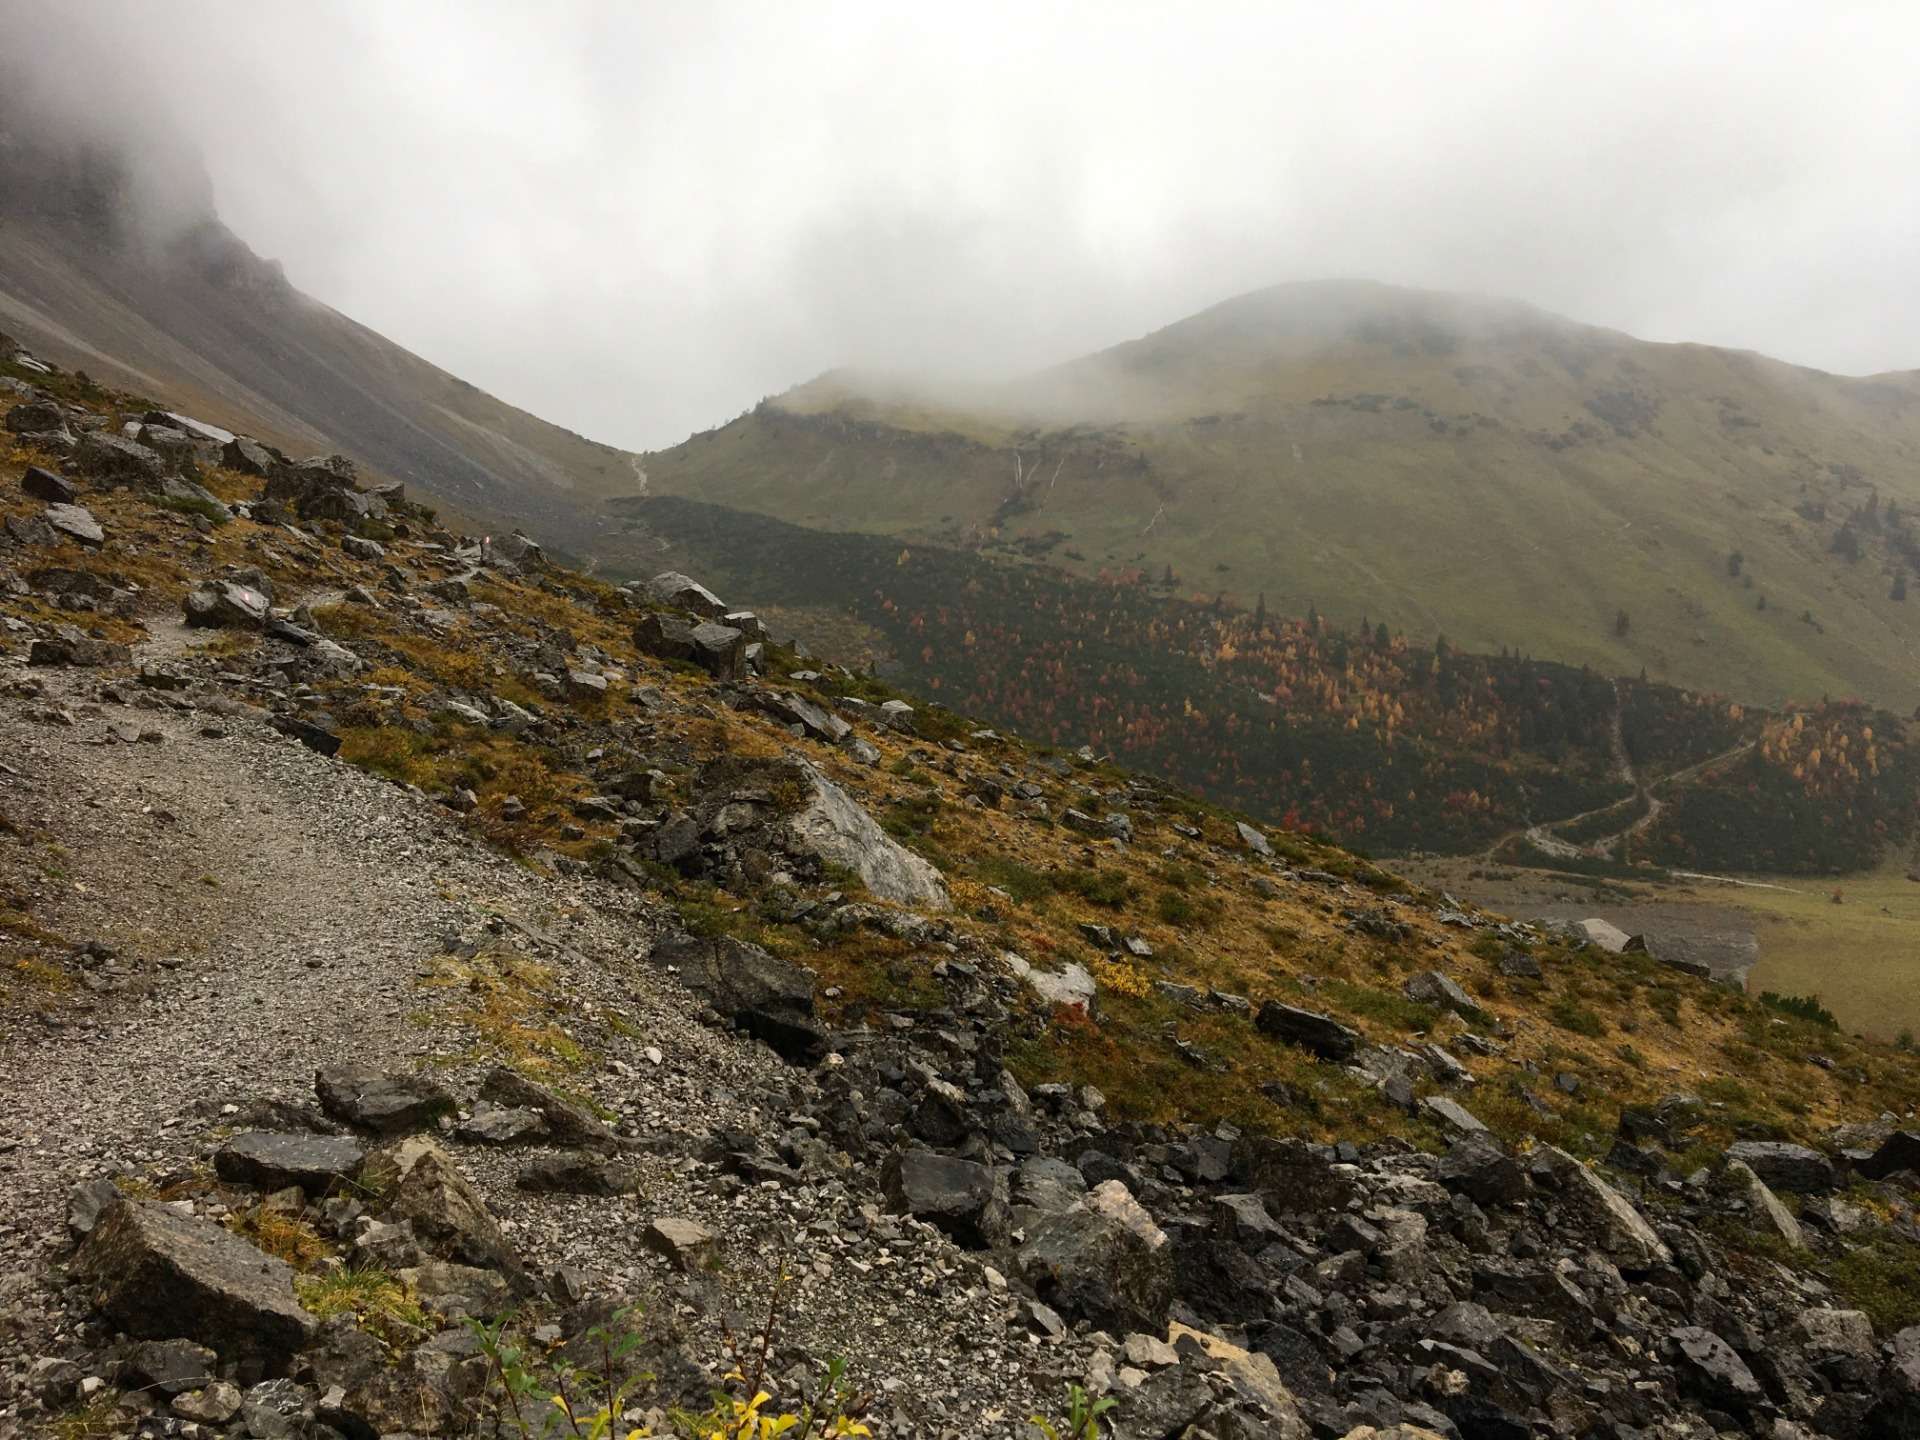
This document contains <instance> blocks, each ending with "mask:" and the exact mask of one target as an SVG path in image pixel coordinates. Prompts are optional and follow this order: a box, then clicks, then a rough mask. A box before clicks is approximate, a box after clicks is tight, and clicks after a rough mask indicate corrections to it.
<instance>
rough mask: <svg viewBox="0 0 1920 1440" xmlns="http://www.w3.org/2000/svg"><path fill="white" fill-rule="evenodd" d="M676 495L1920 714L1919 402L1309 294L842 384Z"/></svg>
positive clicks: (1471, 305)
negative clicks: (995, 368)
mask: <svg viewBox="0 0 1920 1440" xmlns="http://www.w3.org/2000/svg"><path fill="white" fill-rule="evenodd" d="M643 463H644V466H645V470H646V474H647V484H648V490H649V493H650V494H654V495H678V496H684V497H688V498H693V499H698V500H701V501H705V502H709V503H713V504H719V505H724V506H729V507H733V508H736V509H743V510H751V511H756V512H759V513H763V514H766V515H769V516H772V517H775V518H778V519H782V520H786V521H788V522H791V523H794V524H799V525H804V526H809V527H814V528H820V529H825V530H836V531H847V530H852V531H862V532H866V533H872V534H883V535H890V536H898V537H905V538H910V539H914V540H917V541H923V542H933V543H940V544H945V545H952V546H959V547H968V548H979V549H983V550H985V551H987V552H990V553H994V552H997V553H1003V554H1006V555H1008V556H1011V557H1017V558H1021V559H1029V560H1031V559H1044V560H1046V561H1049V562H1052V563H1055V564H1058V565H1061V566H1064V567H1066V568H1068V569H1070V570H1074V571H1077V572H1080V573H1083V574H1098V573H1101V572H1105V573H1106V574H1108V575H1110V576H1122V577H1125V576H1129V575H1132V576H1137V577H1139V578H1141V579H1142V580H1143V581H1145V582H1151V583H1158V582H1164V581H1165V580H1166V578H1167V573H1168V571H1169V570H1171V572H1172V575H1173V584H1172V586H1171V587H1170V588H1171V590H1172V592H1173V593H1176V594H1179V595H1181V596H1201V597H1204V598H1206V599H1209V600H1211V599H1213V598H1214V597H1215V596H1216V595H1221V594H1224V596H1225V598H1226V600H1227V601H1228V603H1229V604H1234V605H1238V606H1241V607H1244V608H1247V609H1251V608H1253V607H1254V605H1255V604H1256V602H1257V601H1258V599H1259V598H1260V597H1262V596H1264V597H1265V602H1266V606H1267V609H1268V610H1269V611H1270V612H1272V613H1275V614H1280V615H1304V614H1306V613H1307V612H1308V611H1309V610H1310V609H1313V608H1317V609H1318V610H1319V611H1320V612H1321V613H1324V614H1327V615H1329V616H1331V617H1333V618H1335V619H1336V620H1338V621H1339V622H1340V623H1342V624H1350V623H1354V622H1357V621H1358V620H1360V619H1361V618H1363V617H1367V618H1371V619H1374V620H1384V621H1386V622H1387V623H1388V624H1389V625H1390V626H1391V627H1393V628H1394V629H1395V630H1400V631H1405V632H1407V633H1409V634H1413V635H1424V636H1427V637H1435V636H1439V635H1444V636H1445V637H1446V638H1447V639H1448V641H1450V642H1451V643H1452V644H1453V645H1455V646H1458V647H1462V648H1465V649H1468V650H1474V651H1481V652H1488V651H1493V652H1497V651H1499V650H1501V649H1503V648H1512V649H1515V650H1520V651H1525V652H1529V653H1532V654H1536V655H1540V656H1543V657H1551V658H1552V659H1555V660H1561V661H1569V662H1573V663H1576V664H1578V663H1586V664H1591V665H1593V666H1595V667H1596V668H1598V669H1600V670H1602V671H1604V672H1606V673H1616V674H1618V673H1624V674H1634V673H1637V672H1639V671H1640V670H1642V669H1643V668H1644V669H1645V670H1646V671H1647V672H1648V674H1649V675H1650V676H1651V677H1652V678H1654V679H1657V680H1667V681H1672V682H1675V683H1679V684H1685V685H1688V686H1690V687H1693V688H1696V689H1705V690H1714V691H1720V692H1724V693H1727V694H1730V695H1732V696H1735V697H1737V698H1740V699H1743V700H1747V701H1757V702H1762V703H1769V704H1771V703H1777V702H1779V701H1782V700H1786V699H1793V698H1814V697H1818V696H1820V695H1822V694H1831V695H1834V696H1836V697H1837V696H1842V695H1859V696H1863V697H1865V698H1868V699H1871V700H1874V701H1876V702H1878V703H1882V704H1887V705H1891V706H1895V707H1897V708H1900V709H1902V710H1907V709H1910V708H1912V707H1913V706H1914V705H1915V703H1916V702H1920V665H1917V664H1916V663H1915V662H1916V659H1920V597H1917V599H1916V602H1915V603H1911V604H1910V603H1908V602H1907V601H1906V600H1905V598H1904V597H1905V594H1906V584H1907V575H1908V572H1909V570H1912V569H1915V568H1920V535H1917V534H1916V531H1915V529H1914V527H1913V525H1912V523H1911V522H1910V519H1909V517H1910V516H1911V515H1912V514H1913V513H1914V512H1915V510H1916V508H1920V376H1916V375H1915V374H1914V373H1901V374H1895V375H1883V376H1876V377H1872V378H1867V379H1849V378H1844V377H1840V376H1834V375H1829V374H1824V373H1822V372H1819V371H1814V370H1809V369H1805V368H1801V367H1797V366H1793V365H1788V364H1784V363H1782V362H1780V361H1776V360H1771V359H1768V358H1766V357H1764V356H1760V355H1755V354H1750V353H1746V352H1739V351H1729V350H1721V349H1715V348H1712V347H1708V346H1702V345H1665V344H1652V343H1648V342H1645V341H1641V340H1636V339H1634V338H1633V337H1631V336H1628V335H1624V334H1621V333H1619V332H1617V331H1612V330H1604V329H1598V328H1595V327H1592V326H1588V325H1581V324H1577V323H1575V322H1573V321H1571V320H1566V319H1563V318H1560V317H1558V316H1554V315H1550V314H1547V313H1545V312H1543V311H1540V310H1537V309H1534V308H1532V307H1530V306H1526V305H1522V304H1518V303H1515V302H1511V301H1501V300H1490V299H1482V298H1475V297H1467V296H1458V295H1446V294H1435V293H1430V292H1423V291H1415V290H1406V289H1397V288H1394V287H1391V286H1386V285H1379V284H1373V283H1369V282H1362V281H1335V282H1323V283H1315V284H1298V285H1283V286H1278V287H1275V288H1273V289H1269V290H1263V291H1259V292H1256V293H1254V294H1250V295H1244V296H1241V297H1239V298H1238V299H1234V300H1230V301H1227V302H1226V303H1224V304H1221V305H1217V306H1215V307H1213V308H1212V309H1210V310H1206V311H1204V312H1202V313H1200V314H1198V315H1195V316H1192V317H1190V318H1188V319H1186V320H1182V321H1180V322H1179V323H1177V324H1174V325H1171V326H1168V327H1167V328H1166V329H1164V330H1160V331H1157V332H1155V333H1154V334H1152V335H1148V336H1146V337H1145V338H1143V339H1139V340H1135V341H1131V342H1129V343H1127V344H1124V345H1120V346H1117V347H1115V348H1114V349H1111V350H1107V351H1104V352H1102V353H1100V354H1097V355H1093V356H1089V357H1087V358H1085V359H1082V360H1079V361H1075V362H1073V363H1070V364H1067V365H1063V366H1061V367H1059V368H1057V369H1054V370H1050V371H1046V372H1043V373H1040V374H1037V375H1030V376H1026V377H1023V378H1021V379H1019V380H1017V381H1010V382H1008V383H1006V384H1003V385H998V386H993V387H983V388H978V389H974V390H972V391H969V392H967V393H965V394H953V393H947V394H939V395H934V394H930V393H928V392H927V391H926V390H924V389H923V388H916V387H914V386H912V385H910V384H906V383H902V382H899V381H895V380H890V379H888V378H887V377H873V376H861V375H853V374H849V373H840V372H836V373H833V374H829V375H826V376H823V377H821V378H820V379H818V380H816V381H813V382H811V383H809V384H806V385H802V386H800V387H798V388H796V389H794V390H792V391H789V392H787V393H786V394H784V395H782V396H780V397H778V398H776V399H774V400H770V401H767V402H765V403H763V404H762V405H760V406H759V407H758V408H756V409H755V410H754V411H752V412H751V413H749V414H747V415H744V416H742V417H740V418H739V419H737V420H735V421H733V422H732V423H730V424H728V425H725V426H722V427H720V428H719V429H716V430H712V431H708V432H706V433H703V434H700V435H696V436H694V437H693V438H691V439H690V440H688V441H687V442H685V443H684V444H682V445H679V446H676V447H674V448H673V449H671V450H667V451H663V452H660V453H657V454H652V455H648V456H646V457H644V461H643Z"/></svg>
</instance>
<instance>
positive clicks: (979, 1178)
mask: <svg viewBox="0 0 1920 1440" xmlns="http://www.w3.org/2000/svg"><path fill="white" fill-rule="evenodd" d="M880 1183H881V1189H882V1190H883V1191H884V1192H885V1194H886V1197H887V1205H888V1207H889V1208H890V1209H891V1210H892V1211H893V1212H894V1213H895V1214H898V1215H912V1216H914V1217H915V1218H917V1219H920V1220H925V1221H927V1222H928V1223H929V1224H932V1225H935V1226H938V1227H939V1228H940V1229H941V1230H944V1231H945V1232H946V1233H947V1234H949V1235H951V1236H952V1237H953V1238H954V1239H955V1240H958V1241H959V1242H960V1243H961V1244H962V1245H968V1246H972V1247H973V1248H975V1249H986V1248H988V1247H990V1246H993V1245H997V1244H998V1243H999V1242H1000V1241H1002V1240H1004V1239H1005V1238H1006V1237H1007V1230H1008V1206H1007V1196H1006V1189H1005V1186H1004V1185H1003V1184H1002V1182H1001V1180H1000V1177H999V1176H997V1175H996V1174H995V1173H994V1171H992V1170H991V1169H989V1168H988V1167H987V1166H985V1165H981V1164H979V1163H978V1162H976V1161H973V1160H962V1159H960V1158H959V1157H957V1156H954V1155H940V1154H936V1153H935V1152H933V1151H931V1150H902V1151H897V1152H895V1153H894V1154H893V1155H892V1156H890V1157H889V1158H888V1160H887V1165H886V1169H885V1170H884V1171H883V1172H882V1174H881V1180H880Z"/></svg>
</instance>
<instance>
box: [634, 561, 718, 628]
mask: <svg viewBox="0 0 1920 1440" xmlns="http://www.w3.org/2000/svg"><path fill="white" fill-rule="evenodd" d="M647 589H648V590H649V591H650V592H651V593H652V595H653V598H654V599H656V600H658V601H659V602H660V603H661V604H663V605H673V606H676V607H677V608H679V609H681V610H689V611H692V612H693V613H694V614H695V615H701V616H705V617H706V618H707V619H714V618H716V617H718V616H722V615H725V614H726V613H727V607H726V606H725V605H724V604H722V603H721V601H720V597H719V596H718V595H715V594H714V593H713V592H712V591H711V590H709V589H707V587H706V586H704V585H702V584H701V583H700V582H699V581H698V580H695V579H694V578H693V577H692V576H689V575H682V574H681V573H680V572H679V571H677V570H668V571H666V572H665V573H663V574H659V575H656V576H654V577H653V579H651V580H649V581H648V582H647Z"/></svg>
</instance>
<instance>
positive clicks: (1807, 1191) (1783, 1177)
mask: <svg viewBox="0 0 1920 1440" xmlns="http://www.w3.org/2000/svg"><path fill="white" fill-rule="evenodd" d="M1727 1158H1728V1159H1729V1160H1736V1161H1738V1162H1739V1163H1741V1164H1742V1165H1745V1166H1746V1167H1747V1168H1748V1169H1750V1170H1752V1171H1753V1173H1754V1174H1756V1175H1758V1176H1759V1177H1760V1178H1761V1179H1762V1180H1764V1181H1766V1183H1767V1184H1768V1186H1770V1187H1771V1188H1772V1189H1775V1190H1791V1191H1794V1192H1795V1193H1797V1194H1802V1195H1812V1194H1818V1193H1820V1192H1821V1191H1825V1190H1831V1189H1833V1187H1834V1184H1835V1181H1836V1176H1835V1173H1834V1168H1833V1162H1832V1161H1831V1160H1829V1159H1827V1157H1826V1156H1824V1155H1822V1154H1821V1153H1820V1152H1819V1151H1818V1150H1810V1149H1808V1148H1807V1147H1806V1146H1805V1145H1792V1144H1788V1143H1787V1142H1786V1141H1783V1140H1737V1141H1735V1142H1734V1143H1733V1144H1732V1145H1729V1146H1728V1147H1727Z"/></svg>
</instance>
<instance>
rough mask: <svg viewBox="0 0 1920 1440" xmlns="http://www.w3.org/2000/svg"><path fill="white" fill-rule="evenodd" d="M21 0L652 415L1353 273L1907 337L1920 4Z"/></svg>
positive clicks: (1905, 348)
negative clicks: (844, 367)
mask: <svg viewBox="0 0 1920 1440" xmlns="http://www.w3.org/2000/svg"><path fill="white" fill-rule="evenodd" d="M0 12H5V13H0V34H6V35H8V36H9V37H25V38H27V39H28V40H29V41H31V39H32V37H35V36H46V37H56V36H57V37H59V38H61V39H62V40H63V41H64V42H74V43H63V44H59V45H54V44H49V45H48V47H47V48H46V50H45V52H44V54H45V60H44V63H45V64H47V65H50V66H65V67H68V68H71V69H72V70H73V71H75V72H76V73H75V75H74V84H75V86H76V92H77V93H79V94H82V95H85V96H87V97H88V99H89V103H98V104H99V105H101V106H103V107H109V106H112V105H115V104H116V103H120V102H121V97H125V96H129V95H148V94H157V95H160V96H163V97H164V98H165V102H166V103H167V104H168V105H169V106H170V107H172V108H173V109H174V110H175V111H176V112H177V113H176V118H177V121H178V123H179V124H180V125H181V126H182V127H183V128H184V129H185V130H186V131H187V133H188V134H189V135H190V137H191V138H192V139H193V140H194V141H196V142H197V143H198V145H199V146H200V148H201V150H202V151H203V153H204V156H205V160H206V164H207V168H208V170H209V171H210V173H211V175H212V179H213V182H214V187H215V191H216V193H217V196H218V200H219V204H220V207H221V210H222V213H223V215H224V217H225V218H226V219H227V220H228V222H229V223H230V224H231V225H232V226H233V227H234V229H235V230H237V231H238V232H239V233H240V234H241V235H242V236H243V237H244V238H245V239H246V240H247V241H248V242H249V243H250V244H252V246H253V247H254V248H255V249H256V250H258V251H260V252H261V253H262V254H265V255H269V256H274V257H277V258H279V259H281V260H283V261H284V262H285V264H286V266H287V270H288V273H289V275H290V277H291V278H292V279H293V281H294V283H296V284H297V285H299V286H300V287H302V288H303V289H305V290H307V291H309V292H310V293H312V294H314V295H316V296H318V297H319V298H321V299H323V300H325V301H327V302H329V303H331V304H333V305H335V306H337V307H338V308H340V309H341V310H344V311H346V312H347V313H348V314H350V315H352V316H354V317H355V318H357V319H359V320H362V321H364V322H365V323H367V324H369V325H371V326H373V327H374V328H375V329H378V330H380V331H382V332H384V333H385V334H387V335H388V336H390V337H392V338H393V339H395V340H398V341H400V342H401V343H403V344H405V345H408V346H409V347H411V348H413V349H415V350H417V351H419V352H420V353H422V354H424V355H426V356H427V357H428V358H430V359H432V360H434V361H435V362H437V363H439V364H441V365H443V366H445V367H447V368H448V369H450V370H453V371H454V372H456V373H457V374H460V375H462V376H464V377H465V378H467V379H469V380H472V381H473V382H475V383H476V384H479V385H482V386H484V387H486V388H488V389H490V390H493V391H494V392H495V393H497V394H500V395H501V396H503V397H505V398H506V399H509V400H511V401H513V402H515V403H517V404H520V405H523V406H526V407H527V408H529V409H532V410H534V411H536V412H538V413H540V414H542V415H545V416H547V417H548V418H551V419H554V420H557V421H560V422H561V423H564V424H568V425H571V426H573V427H574V428H576V429H579V430H582V431H584V432H585V433H587V434H589V435H592V436H594V437H595V438H597V439H603V440H608V441H611V442H614V443H617V444H624V445H629V446H633V447H636V448H640V447H652V446H659V445H666V444H671V443H674V442H675V441H677V440H679V439H681V438H682V437H684V436H685V434H686V433H687V432H689V431H690V430H694V429H701V428H705V427H706V426H708V425H711V424H715V423H718V422H719V421H722V420H724V419H726V418H728V417H730V416H731V415H733V414H735V413H737V412H738V411H740V410H741V409H743V408H745V407H747V406H749V405H751V404H752V403H753V402H754V401H756V400H757V399H759V398H760V397H761V396H762V395H764V394H769V393H774V392H777V391H779V390H782V389H784V388H786V387H787V386H788V385H790V384H793V383H796V382H798V381H800V380H803V379H806V378H808V377H810V376H811V375H813V374H816V373H817V372H819V371H820V370H823V369H826V368H828V367H830V366H833V365H838V364H863V365H873V366H908V367H913V368H915V369H918V370H942V369H957V370H962V371H979V370H982V369H986V370H998V369H1019V368H1024V367H1028V366H1033V365H1038V364H1042V363H1046V362H1049V361H1053V360H1058V359H1065V358H1068V357H1070V356H1072V355H1074V354H1077V353H1080V352H1082V351H1085V350H1089V349H1093V348H1098V347H1100V346H1104V345H1107V344H1111V343H1114V342H1116V341H1119V340H1122V339H1126V338H1130V337H1131V336H1133V335H1135V334H1139V333H1142V332H1144V331H1147V330H1150V329H1153V328H1156V327H1157V326H1159V325H1162V324H1165V323H1168V322H1170V321H1172V320H1174V319H1177V318H1179V317H1180V316H1182V315H1184V314H1186V313H1188V312H1190V311H1192V310H1195V309H1198V308H1200V307H1202V306H1204V305H1206V304H1210V303H1212V302H1213V301H1215V300H1219V299H1222V298H1225V297H1226V296H1229V295H1231V294H1234V293H1237V292H1239V291H1242V290H1246V289H1251V288H1254V287H1257V286H1260V285H1264V284H1269V283H1272V282H1275V281H1280V280H1293V279H1311V278H1319V277H1323V276H1328V275H1350V276H1367V277H1371V278H1376V279H1381V280H1388V281H1397V282H1403V283H1408V284H1416V285H1425V286H1434V287H1441V288H1457V289H1470V290H1479V291H1487V292H1494V293H1501V294H1510V295H1514V296H1518V297H1520V298H1524V299H1528V300H1532V301H1534V302H1536V303H1538V304H1541V305H1544V306H1546V307H1548V308H1549V309H1554V310H1559V311H1562V312H1565V313H1567V314H1570V315H1573V316H1575V317H1576V318H1580V319H1585V320H1591V321H1594V322H1597V323H1602V324H1608V325H1614V326H1618V327H1620V328H1623V329H1627V330H1631V331H1633V332H1635V333H1637V334H1642V335H1646V336H1649V337H1651V338H1656V339H1693V340H1705V341H1711V342H1715V343H1720V344H1729V345H1739V346H1747V347H1752V348H1755V349H1761V350H1765V351H1768V352H1770V353H1773V354H1777V355H1779V356H1782V357H1783V358H1786V359H1791V360H1796V361H1800V362H1803V363H1807V364H1813V365H1819V366H1821V367H1824V368H1828V369H1834V370H1844V371H1852V372H1861V371H1870V370H1879V369H1890V368H1907V367H1912V366H1920V265H1917V264H1916V263H1915V262H1916V257H1920V186H1916V185H1915V183H1914V179H1915V177H1916V175H1920V85H1916V83H1915V71H1914V58H1915V56H1916V54H1920V9H1916V8H1915V7H1914V6H1913V5H1911V4H1884V5H1864V4H1863V5H1846V4H1839V3H1832V0H1821V3H1813V4H1809V3H1806V0H1801V3H1798V4H1793V5H1786V4H1778V5H1775V4H1765V3H1755V0H1740V3H1729V4H1691V5H1690V4H1684V3H1662V4H1646V5H1635V4H1626V3H1620V0H1612V3H1606V4H1592V5H1586V4H1576V3H1571V0H1552V3H1545V4H1543V3H1539V0H1529V3H1518V4H1500V3H1470V0H1452V3H1448V4H1444V5H1436V4H1432V3H1422V4H1405V5H1401V4H1384V3H1381V4H1366V3H1352V4H1346V5H1339V6H1335V5H1328V4H1325V3H1311V4H1300V5H1284V4H1277V3H1271V0H1270V3H1265V4H1257V5H1246V6H1236V5H1224V4H1221V5H1204V4H1193V3H1181V4H1172V3H1169V4H1166V5H1161V6H1132V5H1127V4H1124V3H1116V0H1102V3H1098V4H1085V5H1078V4H1044V3H1032V0H1029V3H1021V4H1006V5H1000V4H992V3H983V0H971V3H968V4H965V5H947V6H940V7H936V6H932V5H926V4H920V5H901V4H838V5H834V6H822V5H802V4H794V3H791V0H787V3H771V4H765V5H753V4H733V5H725V4H706V3H701V4H670V5H669V4H654V5H643V4H637V3H618V4H616V3H587V0H578V3H567V0H543V3H540V4H538V5H535V4H533V3H529V0H522V3H480V0H459V3H443V4H436V3H425V0H338V3H319V0H297V3H294V0H288V3H281V0H169V3H166V4H155V3H145V0H0ZM76 36H77V37H78V42H84V48H83V49H76V43H78V42H75V37H76ZM86 50H92V52H93V53H92V54H87V53H85V51H86ZM121 67H126V73H121ZM141 103H145V102H141Z"/></svg>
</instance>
